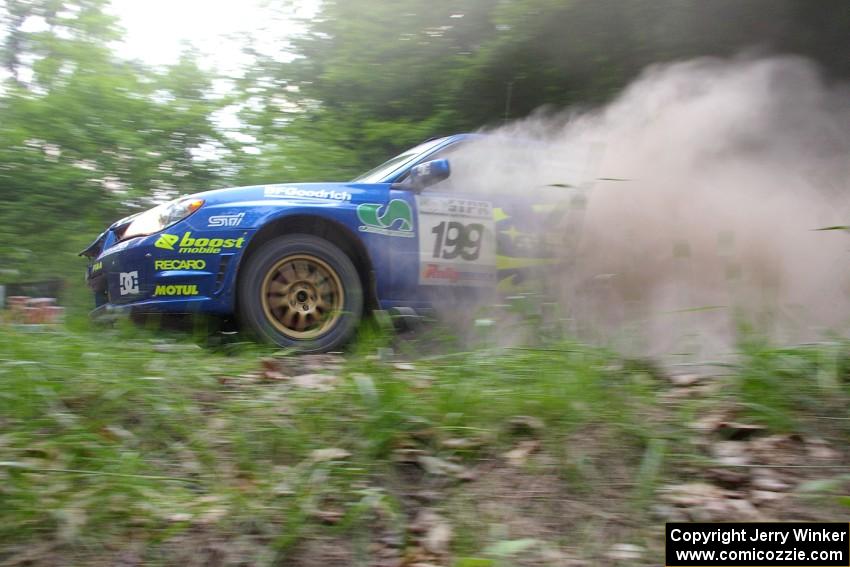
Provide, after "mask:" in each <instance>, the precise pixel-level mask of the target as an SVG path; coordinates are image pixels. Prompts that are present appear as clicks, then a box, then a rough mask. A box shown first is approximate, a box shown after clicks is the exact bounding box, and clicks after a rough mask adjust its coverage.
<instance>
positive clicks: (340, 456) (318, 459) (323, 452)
mask: <svg viewBox="0 0 850 567" xmlns="http://www.w3.org/2000/svg"><path fill="white" fill-rule="evenodd" d="M350 456H351V453H349V452H348V451H346V450H345V449H339V448H337V447H329V448H327V449H316V450H315V451H313V452H312V453H310V458H311V459H312V461H313V462H314V463H325V462H328V461H343V460H345V459H347V458H348V457H350Z"/></svg>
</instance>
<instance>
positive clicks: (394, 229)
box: [357, 199, 415, 238]
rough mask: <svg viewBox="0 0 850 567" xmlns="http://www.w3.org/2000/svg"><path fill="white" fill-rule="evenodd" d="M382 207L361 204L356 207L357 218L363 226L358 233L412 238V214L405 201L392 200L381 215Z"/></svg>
mask: <svg viewBox="0 0 850 567" xmlns="http://www.w3.org/2000/svg"><path fill="white" fill-rule="evenodd" d="M381 207H382V205H380V204H378V203H363V204H362V205H359V206H358V207H357V218H359V219H360V222H362V223H363V224H362V225H360V226H359V227H358V228H359V230H360V232H371V233H374V234H383V235H385V236H401V237H404V238H413V237H414V235H415V234H414V232H413V213H412V212H411V211H410V205H408V204H407V201H403V200H401V199H393V200H392V201H390V202H389V203H387V206H386V210H384V212H383V213H381Z"/></svg>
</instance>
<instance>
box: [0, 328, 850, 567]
mask: <svg viewBox="0 0 850 567" xmlns="http://www.w3.org/2000/svg"><path fill="white" fill-rule="evenodd" d="M178 339H179V341H178V342H176V343H168V344H176V345H178V346H177V347H171V350H170V351H169V352H160V350H162V349H161V348H160V347H157V346H156V345H161V344H165V343H163V341H172V340H173V338H172V337H168V336H166V337H165V338H163V336H162V335H154V334H149V333H147V332H145V331H142V330H139V329H135V328H126V327H119V328H117V329H110V330H80V329H75V330H73V331H71V330H64V329H59V330H55V331H52V332H42V333H26V332H22V331H19V330H15V329H12V328H9V327H0V353H2V355H0V384H2V389H0V432H2V433H0V557H2V553H3V551H2V550H3V549H4V548H5V549H13V547H14V546H24V547H26V546H27V545H29V544H31V543H34V542H40V541H41V542H43V541H49V542H55V543H56V545H57V546H59V547H60V548H61V549H63V550H65V552H66V553H69V554H70V556H72V557H78V558H88V557H89V556H90V555H91V554H94V555H95V556H96V555H97V553H98V552H97V551H95V550H97V549H100V546H101V545H107V544H109V545H112V546H113V547H114V548H115V549H121V548H122V546H124V545H126V542H128V541H135V542H141V548H142V551H141V553H142V555H143V556H144V557H145V558H146V560H148V561H150V562H151V563H153V564H159V563H161V564H170V563H171V559H169V558H170V557H171V556H170V554H169V551H168V550H169V549H170V548H169V545H176V544H174V542H179V541H181V539H180V538H187V537H193V534H195V535H197V533H199V531H200V532H203V533H209V534H214V537H216V538H222V539H224V540H228V539H229V538H243V539H246V541H250V542H251V546H249V548H250V550H252V551H250V553H254V554H255V555H254V556H253V559H251V558H246V560H247V561H248V562H254V561H256V562H258V563H262V562H263V561H266V560H268V561H272V562H273V561H274V560H277V561H283V560H285V559H286V558H287V557H290V556H291V554H296V555H297V553H298V552H299V551H298V550H299V549H300V548H301V546H302V544H303V543H304V542H305V541H309V540H310V539H311V538H317V537H329V538H337V537H342V538H344V539H346V541H350V542H353V543H352V545H354V546H355V547H357V546H360V547H357V549H360V551H359V552H357V553H360V554H361V555H363V554H365V556H366V557H368V541H369V538H370V537H371V536H370V534H371V533H372V531H373V530H374V529H376V528H375V521H376V520H375V518H376V516H377V517H382V518H384V521H385V523H391V524H392V523H394V525H396V526H403V525H404V524H405V522H407V521H409V519H410V518H409V514H410V512H409V503H405V502H406V501H405V500H404V494H405V493H406V492H409V491H411V490H415V489H418V488H420V487H421V486H426V487H428V486H442V488H441V489H444V493H443V496H444V498H445V499H446V500H445V501H443V502H440V503H438V504H437V507H438V508H441V509H443V510H444V513H445V514H446V515H449V516H451V517H452V518H453V519H454V521H455V527H456V534H455V537H454V539H453V542H454V543H453V546H454V547H453V549H454V551H455V552H456V553H457V554H458V555H459V556H468V557H473V556H475V555H476V554H479V553H483V552H484V551H483V550H486V549H488V548H491V547H492V546H493V545H494V544H496V543H498V541H500V540H504V541H510V540H512V539H516V536H515V535H510V534H509V535H505V536H504V537H502V536H494V534H499V533H502V532H500V531H499V530H500V529H496V528H498V526H495V527H494V525H491V523H490V522H489V520H487V519H486V518H484V517H482V516H480V515H478V514H477V513H476V512H474V510H473V508H471V507H472V506H477V504H476V502H478V501H480V500H481V496H482V495H481V494H480V493H478V492H476V489H475V486H476V483H475V482H472V483H469V484H461V485H458V484H456V483H449V484H448V485H446V486H443V485H440V484H439V483H438V484H437V485H435V484H434V482H435V479H432V478H430V476H428V475H425V476H423V475H422V473H421V472H419V473H418V475H419V476H413V477H411V476H410V471H409V470H407V469H404V467H403V466H401V465H399V464H398V463H397V462H395V460H394V454H395V453H396V452H397V450H398V449H399V448H413V449H416V450H418V451H421V452H422V453H423V454H426V455H429V456H432V457H436V458H439V459H442V460H443V461H446V462H451V463H455V464H459V465H461V466H464V467H468V468H473V467H481V468H482V469H486V467H487V466H488V463H494V462H499V459H500V458H501V457H500V456H501V455H502V454H503V453H504V452H505V451H507V450H509V449H511V448H512V447H514V446H516V444H517V443H518V442H519V441H521V440H522V439H526V438H528V437H530V436H531V437H536V438H539V440H540V442H541V449H540V450H541V452H542V453H544V454H546V455H549V456H551V458H550V459H549V460H546V461H542V463H543V464H540V463H538V462H536V461H535V462H531V461H530V462H529V463H528V465H526V466H525V467H523V468H522V470H521V471H520V473H521V474H522V475H527V477H523V478H536V477H540V478H543V477H546V478H554V479H556V483H557V485H556V487H555V488H556V490H557V491H558V494H561V495H563V496H564V497H565V498H574V499H576V500H579V501H581V500H585V501H588V502H593V501H594V499H596V498H599V497H600V496H599V495H600V494H604V495H608V496H606V497H608V498H610V494H612V493H613V492H612V490H616V494H618V498H619V499H620V500H621V502H618V503H615V504H612V506H614V508H616V509H617V510H621V511H622V513H624V514H628V515H631V516H633V517H634V523H635V525H634V527H633V528H632V529H633V530H634V531H635V533H636V534H637V533H641V530H642V529H643V528H642V527H641V526H640V523H641V521H643V522H648V520H647V518H648V516H647V513H648V512H647V510H648V508H649V505H650V503H651V501H652V499H653V498H654V493H655V489H656V488H657V486H658V485H659V484H660V483H661V482H663V481H664V480H665V479H669V478H671V477H672V476H674V475H675V474H676V470H677V468H678V467H680V466H682V465H689V464H693V462H691V460H690V458H689V457H688V453H687V439H686V438H685V437H686V434H685V433H683V432H684V431H685V429H686V428H685V421H686V420H688V419H692V418H693V417H694V414H695V412H699V411H701V410H700V409H695V408H694V407H690V408H688V407H686V408H685V409H684V410H682V412H681V413H680V414H675V413H673V414H671V413H670V412H664V411H662V405H661V404H660V402H659V393H660V392H662V391H663V390H664V389H665V388H666V386H665V385H664V382H663V379H661V378H659V377H658V376H656V375H655V374H654V373H653V370H652V368H651V367H647V366H644V365H640V364H634V363H632V362H628V361H626V362H625V363H623V362H622V361H620V360H618V358H617V357H616V356H615V355H614V354H613V353H610V352H607V351H605V350H602V349H596V348H591V347H587V346H583V345H579V344H575V343H571V342H567V341H560V342H557V343H553V344H551V345H547V346H546V347H545V348H539V349H533V348H529V349H523V348H517V349H504V350H492V349H485V350H473V351H470V352H464V353H454V354H449V355H442V356H434V357H431V358H427V359H423V360H417V361H415V362H414V365H415V366H414V368H413V369H405V368H402V369H399V368H396V366H395V365H394V364H392V363H389V362H382V361H381V360H380V359H379V357H376V356H372V355H374V354H375V353H376V352H377V351H378V349H379V348H384V347H385V346H386V345H387V342H388V340H389V339H388V338H387V337H386V336H384V335H382V334H381V333H379V332H377V331H376V330H374V329H372V330H370V331H366V332H364V334H363V336H361V339H360V341H359V342H358V343H357V345H356V346H355V348H354V350H353V351H352V352H351V353H349V354H348V355H347V356H346V361H345V364H344V368H343V370H342V371H341V372H339V373H338V378H339V381H338V383H337V385H336V387H335V388H334V389H333V390H331V391H329V392H317V391H313V390H307V389H299V388H292V387H290V386H288V385H287V384H285V383H275V382H273V383H263V382H261V381H258V380H256V379H255V378H251V377H247V378H246V377H244V376H245V375H246V374H250V373H252V372H254V373H256V372H257V371H258V370H259V368H260V365H259V358H260V357H261V356H269V355H280V353H276V352H275V351H274V350H273V349H270V348H268V347H261V346H258V345H253V344H245V345H231V346H228V347H215V348H212V347H206V348H201V347H196V346H194V345H193V344H192V343H191V342H186V339H187V337H185V336H179V337H178ZM847 352H848V349H847V348H846V345H845V344H843V343H840V342H835V343H830V344H828V345H827V344H825V345H819V346H812V347H805V348H797V349H775V348H770V347H768V346H767V345H764V344H758V343H750V344H747V345H745V348H744V357H742V359H741V360H740V361H739V363H738V365H737V366H736V367H735V368H734V373H733V375H732V376H730V377H728V378H727V380H728V387H727V388H724V390H723V392H722V394H721V395H720V396H719V397H720V398H723V399H730V398H731V399H734V400H736V401H740V402H742V403H743V404H744V407H745V408H746V410H747V412H749V413H748V415H749V416H750V417H752V419H754V420H757V421H762V422H764V423H765V424H767V425H768V426H769V427H770V428H772V429H774V430H776V431H788V430H791V429H793V428H798V427H801V424H803V425H802V426H805V427H809V426H811V427H816V426H817V423H815V425H810V424H811V423H812V421H811V420H810V419H809V418H810V417H811V416H812V415H813V414H818V415H820V414H824V415H830V416H833V417H839V416H843V417H847V415H846V412H847V403H846V402H847V383H846V377H847V368H848V367H850V365H849V364H848V363H847V360H848V358H847V355H846V353H847ZM240 376H243V377H242V378H240ZM688 412H690V413H688ZM517 416H533V417H534V418H535V419H537V420H539V421H540V422H542V424H543V428H542V430H541V431H536V432H535V431H522V430H521V428H520V429H517V428H516V427H514V426H511V420H512V418H515V417H517ZM836 423H842V424H843V423H844V422H840V421H836ZM839 433H840V434H842V435H846V433H845V432H844V430H841V431H840V432H839ZM457 439H469V440H470V441H472V442H471V443H469V446H468V447H455V448H447V447H451V446H452V444H451V442H449V443H447V441H449V440H455V441H456V440H457ZM845 439H846V437H845ZM456 444H457V443H455V445H456ZM329 447H337V448H342V449H345V450H346V451H348V452H350V453H351V457H350V458H348V459H342V460H340V461H335V462H314V461H313V460H312V459H311V452H312V451H314V450H316V449H322V448H329ZM405 471H407V472H405ZM520 473H517V474H520ZM615 486H616V488H612V487H615ZM500 496H501V495H500ZM465 507H466V508H465ZM323 509H333V510H338V511H339V512H340V514H341V517H340V518H339V521H337V522H335V523H334V524H333V525H327V524H326V523H325V522H323V521H321V519H320V518H317V515H316V510H323ZM387 518H391V519H392V520H391V521H389V520H387ZM641 519H642V520H641ZM566 521H567V520H565V522H566ZM573 521H575V519H571V520H570V522H573ZM400 529H401V530H402V532H403V531H404V530H403V528H400ZM502 531H504V530H502ZM576 533H579V532H576ZM571 537H572V538H575V537H577V536H575V535H573V536H571V535H570V534H568V533H567V534H563V538H565V541H566V542H568V543H572V544H576V541H574V539H573V540H571V539H570V538H571ZM635 537H637V536H635ZM494 538H495V539H494ZM358 542H359V543H358ZM15 549H19V548H15ZM364 550H365V551H364ZM246 553H248V552H246ZM263 558H265V559H263ZM269 558H271V559H269ZM80 561H83V562H85V561H84V559H80Z"/></svg>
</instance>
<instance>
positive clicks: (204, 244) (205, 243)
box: [154, 231, 245, 254]
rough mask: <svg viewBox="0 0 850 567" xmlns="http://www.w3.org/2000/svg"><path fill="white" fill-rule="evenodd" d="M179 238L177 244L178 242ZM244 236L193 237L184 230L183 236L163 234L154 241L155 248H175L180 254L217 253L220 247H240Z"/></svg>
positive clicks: (243, 241)
mask: <svg viewBox="0 0 850 567" xmlns="http://www.w3.org/2000/svg"><path fill="white" fill-rule="evenodd" d="M178 240H179V244H178ZM244 243H245V237H244V236H240V237H239V238H195V237H193V236H192V233H191V232H189V231H186V232H184V233H183V237H182V238H181V237H179V236H177V235H176V234H163V235H161V236H160V237H159V238H158V239H157V241H156V242H155V243H154V246H156V247H157V248H163V249H165V250H175V246H176V247H177V248H176V250H177V251H178V252H180V253H181V254H218V253H219V252H221V249H222V248H242V245H243V244H244Z"/></svg>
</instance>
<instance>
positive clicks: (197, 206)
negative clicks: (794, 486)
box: [81, 134, 558, 352]
mask: <svg viewBox="0 0 850 567" xmlns="http://www.w3.org/2000/svg"><path fill="white" fill-rule="evenodd" d="M474 138H475V136H473V135H468V134H467V135H456V136H450V137H447V138H441V139H437V140H431V141H428V142H425V143H423V144H421V145H419V146H416V147H415V148H413V149H411V150H408V151H406V152H404V153H402V154H400V155H398V156H396V157H394V158H392V159H390V160H389V161H387V162H385V163H384V164H382V165H380V166H379V167H377V168H375V169H373V170H372V171H369V172H367V173H365V174H363V175H361V176H360V177H358V178H357V179H354V180H353V181H349V182H343V183H295V184H281V185H262V186H252V187H237V188H232V189H220V190H215V191H207V192H204V193H198V194H195V195H191V196H188V197H183V198H179V199H176V200H174V201H171V202H168V203H165V204H162V205H159V206H157V207H155V208H153V209H150V210H148V211H145V212H143V213H139V214H137V215H134V216H131V217H128V218H125V219H122V220H120V221H118V222H116V223H115V224H113V225H112V226H110V227H109V228H108V229H107V230H106V231H105V232H103V233H102V234H101V235H100V236H98V237H97V239H96V240H95V241H94V242H93V243H92V244H91V245H90V246H89V247H88V248H87V249H86V250H84V251H83V252H82V253H81V254H82V255H84V256H87V257H89V258H90V264H89V267H88V282H89V286H90V287H91V289H92V290H93V291H94V293H95V303H96V309H95V311H94V314H95V315H98V314H102V313H105V312H113V311H125V310H126V311H131V312H141V313H146V312H160V313H208V314H217V315H222V316H231V315H233V316H235V318H236V319H237V320H238V322H239V323H240V325H241V326H242V327H243V328H247V329H248V330H250V331H252V332H253V333H254V334H256V335H258V336H259V337H260V338H261V339H264V340H267V341H270V342H273V343H277V344H279V345H281V346H287V347H295V348H298V349H299V350H301V351H302V352H322V351H328V350H334V349H337V348H339V347H340V346H342V345H343V344H344V343H345V342H346V341H347V340H349V339H350V338H351V336H352V334H353V333H354V331H355V329H356V328H357V325H358V323H359V321H360V319H361V317H362V316H363V314H364V312H367V311H368V310H370V309H386V310H391V309H394V308H396V309H398V308H403V309H406V310H410V309H413V310H419V309H423V308H428V307H432V306H433V305H434V303H435V301H439V300H440V298H446V297H449V296H452V297H457V296H462V295H463V294H464V293H469V294H480V293H481V292H484V293H487V292H491V291H493V290H495V289H496V287H497V285H499V284H500V281H501V285H502V286H503V287H505V286H507V287H508V288H510V287H511V286H512V285H514V284H516V283H517V280H518V279H521V277H522V270H523V269H524V268H527V267H528V266H533V265H539V264H541V263H544V264H545V263H547V262H550V260H547V258H552V257H554V249H553V248H554V246H556V245H557V244H558V243H557V242H554V241H552V242H550V241H546V239H545V238H542V237H540V236H538V235H539V234H540V232H541V231H539V230H534V227H533V226H528V225H529V223H530V224H532V225H533V224H539V223H540V222H542V221H543V219H541V218H540V216H539V213H541V212H542V213H544V214H549V215H551V214H552V208H551V207H547V206H542V208H541V207H538V206H536V205H534V206H533V205H531V204H529V203H527V201H528V198H527V196H524V195H520V196H517V198H514V199H512V203H494V202H491V200H488V199H487V198H486V197H482V196H480V195H479V196H475V195H464V194H463V192H462V191H461V190H460V189H459V188H457V187H451V184H450V183H448V182H444V181H445V180H447V178H448V177H449V172H450V165H449V161H448V159H446V156H448V155H449V154H451V153H452V152H454V151H455V150H456V149H457V148H458V147H460V146H461V145H463V144H466V143H468V142H469V141H470V140H472V139H474ZM524 201H525V202H524Z"/></svg>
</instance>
